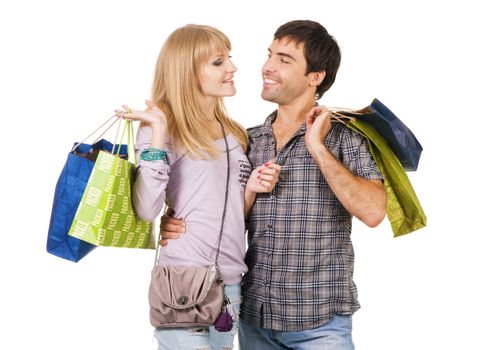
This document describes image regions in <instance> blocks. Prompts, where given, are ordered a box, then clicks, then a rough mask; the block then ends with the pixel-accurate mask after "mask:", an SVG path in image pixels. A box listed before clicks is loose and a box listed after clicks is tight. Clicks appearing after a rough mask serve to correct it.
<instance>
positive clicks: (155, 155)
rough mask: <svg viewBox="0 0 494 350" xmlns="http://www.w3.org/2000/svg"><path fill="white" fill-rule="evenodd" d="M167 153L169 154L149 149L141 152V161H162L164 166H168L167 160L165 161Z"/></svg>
mask: <svg viewBox="0 0 494 350" xmlns="http://www.w3.org/2000/svg"><path fill="white" fill-rule="evenodd" d="M167 153H169V152H168V151H165V150H164V149H159V148H153V147H149V148H146V149H145V150H143V151H142V152H141V160H146V161H152V160H162V161H163V162H165V164H168V160H167V159H166V154H167Z"/></svg>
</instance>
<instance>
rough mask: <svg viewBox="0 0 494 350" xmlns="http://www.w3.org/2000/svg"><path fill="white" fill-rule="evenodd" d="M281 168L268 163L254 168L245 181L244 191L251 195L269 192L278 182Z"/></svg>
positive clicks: (271, 162)
mask: <svg viewBox="0 0 494 350" xmlns="http://www.w3.org/2000/svg"><path fill="white" fill-rule="evenodd" d="M280 171H281V166H280V165H278V164H275V163H274V162H273V161H269V162H267V163H266V164H264V165H262V166H260V167H257V168H255V169H254V170H253V171H252V173H251V174H250V177H249V180H248V181H247V186H246V188H245V190H246V191H249V192H252V193H263V192H271V191H272V190H273V188H274V186H276V183H277V182H278V178H279V175H280Z"/></svg>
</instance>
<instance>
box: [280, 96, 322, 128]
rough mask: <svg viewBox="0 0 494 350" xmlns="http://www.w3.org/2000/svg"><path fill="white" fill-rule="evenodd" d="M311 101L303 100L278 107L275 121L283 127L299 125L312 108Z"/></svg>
mask: <svg viewBox="0 0 494 350" xmlns="http://www.w3.org/2000/svg"><path fill="white" fill-rule="evenodd" d="M314 105H315V101H314V100H313V99H304V100H301V101H296V102H293V103H290V104H285V105H278V113H277V115H276V121H275V122H278V123H279V124H283V125H301V124H302V123H303V122H304V121H305V118H306V116H307V113H309V111H310V110H311V108H312V107H314Z"/></svg>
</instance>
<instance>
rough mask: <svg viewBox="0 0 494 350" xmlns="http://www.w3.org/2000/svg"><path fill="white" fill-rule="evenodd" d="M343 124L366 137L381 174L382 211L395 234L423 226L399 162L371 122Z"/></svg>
mask: <svg viewBox="0 0 494 350" xmlns="http://www.w3.org/2000/svg"><path fill="white" fill-rule="evenodd" d="M346 125H347V126H348V127H349V128H350V129H352V130H354V131H356V132H358V133H359V134H361V135H362V136H364V137H365V138H367V140H368V141H369V148H370V151H371V153H372V156H373V158H374V161H375V162H376V164H377V166H378V167H379V170H380V171H381V173H382V175H383V177H384V189H385V191H386V195H387V203H386V214H387V217H388V220H389V222H390V224H391V228H392V230H393V236H394V237H399V236H403V235H405V234H408V233H411V232H414V231H416V230H419V229H421V228H423V227H425V226H426V225H427V217H426V215H425V212H424V210H423V209H422V206H421V204H420V201H419V199H418V197H417V195H416V193H415V191H414V189H413V187H412V184H411V182H410V180H409V178H408V176H407V174H406V172H405V169H404V168H403V166H402V164H401V163H400V161H399V160H398V158H397V157H396V155H395V154H394V153H393V151H392V150H391V149H390V146H389V145H388V143H387V142H386V140H385V139H384V137H382V136H381V135H380V134H379V133H378V132H377V131H376V130H375V129H374V128H373V126H372V125H370V124H368V123H366V122H364V121H362V120H359V119H355V120H349V121H347V122H346Z"/></svg>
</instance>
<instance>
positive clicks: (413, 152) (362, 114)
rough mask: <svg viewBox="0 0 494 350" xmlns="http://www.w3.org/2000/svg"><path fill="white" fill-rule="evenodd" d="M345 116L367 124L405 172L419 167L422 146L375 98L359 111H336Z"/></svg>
mask: <svg viewBox="0 0 494 350" xmlns="http://www.w3.org/2000/svg"><path fill="white" fill-rule="evenodd" d="M334 112H335V113H341V114H343V115H346V116H351V117H355V118H356V119H358V120H362V121H364V122H366V123H369V124H370V125H372V127H374V129H375V130H376V131H377V132H378V133H379V134H380V135H381V136H382V137H383V138H384V139H385V140H386V142H387V143H388V145H389V147H390V148H391V150H392V151H393V153H394V154H395V155H396V157H397V158H398V160H399V161H400V163H401V164H402V166H403V168H404V169H405V170H406V171H415V170H417V167H418V165H419V160H420V154H421V153H422V146H421V145H420V143H419V141H418V140H417V138H416V137H415V135H414V134H413V133H412V131H411V130H410V129H409V128H408V127H407V126H406V125H405V124H404V123H403V122H402V121H401V120H400V119H399V118H398V117H397V116H396V115H395V114H394V113H393V112H391V110H389V109H388V108H387V107H386V106H385V105H384V104H383V103H382V102H380V101H379V100H378V99H377V98H376V99H374V100H373V101H372V103H371V104H370V105H369V106H367V107H365V108H362V109H360V110H336V111H334Z"/></svg>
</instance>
